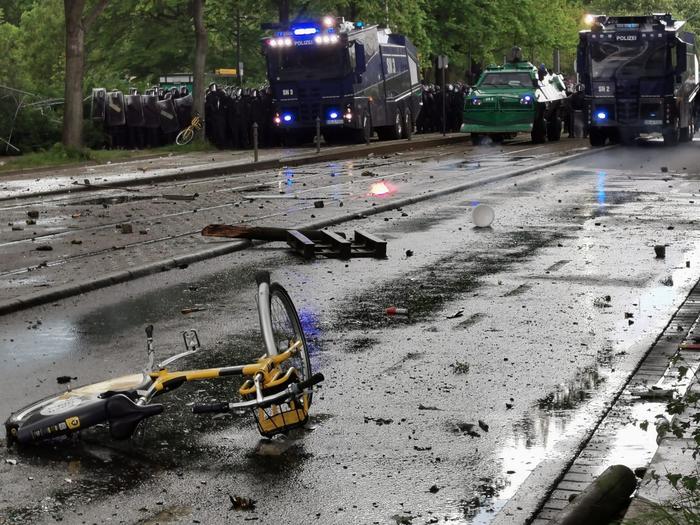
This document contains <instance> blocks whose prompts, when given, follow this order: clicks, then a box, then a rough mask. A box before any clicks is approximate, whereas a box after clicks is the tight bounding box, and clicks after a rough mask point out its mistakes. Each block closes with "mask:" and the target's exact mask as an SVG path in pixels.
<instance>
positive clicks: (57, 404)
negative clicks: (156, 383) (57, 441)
mask: <svg viewBox="0 0 700 525" xmlns="http://www.w3.org/2000/svg"><path fill="white" fill-rule="evenodd" d="M150 384H151V380H150V378H149V377H148V376H145V375H144V374H131V375H128V376H124V377H119V378H116V379H110V380H107V381H102V382H100V383H94V384H92V385H86V386H82V387H79V388H75V389H73V390H69V391H66V392H62V393H60V394H55V395H53V396H49V397H47V398H44V399H42V400H41V401H37V402H36V403H32V404H31V405H29V406H26V407H24V408H22V409H21V410H18V411H17V412H15V413H13V414H12V415H11V416H10V417H9V418H8V419H7V421H5V430H6V432H7V443H8V445H10V444H12V443H13V442H17V443H19V444H28V443H33V442H37V441H43V440H47V439H53V438H57V437H60V436H65V435H68V434H72V433H74V432H78V431H80V430H85V429H86V428H90V427H92V426H95V425H98V424H100V423H105V422H109V423H110V430H111V431H112V436H113V437H115V438H116V439H124V438H126V437H128V436H129V435H131V432H129V430H131V431H133V428H135V426H136V424H138V421H139V420H140V419H142V418H143V417H148V416H150V415H155V414H156V413H159V412H160V411H162V407H161V406H160V405H150V406H148V407H136V406H135V405H134V407H131V405H133V401H132V399H131V397H133V396H134V394H135V393H136V392H137V391H138V390H142V389H145V388H148V386H150ZM119 420H121V425H117V432H116V433H115V432H114V430H115V429H114V428H112V426H113V425H114V423H115V422H118V421H119ZM127 423H128V425H126V426H125V424H127ZM132 424H133V425H132ZM132 426H133V428H132ZM126 427H128V428H126Z"/></svg>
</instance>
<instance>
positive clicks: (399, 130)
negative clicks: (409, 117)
mask: <svg viewBox="0 0 700 525" xmlns="http://www.w3.org/2000/svg"><path fill="white" fill-rule="evenodd" d="M402 136H403V116H402V115H401V110H400V109H398V108H397V109H396V114H395V115H394V125H393V126H391V128H390V132H389V137H390V139H391V140H397V139H400V138H401V137H402Z"/></svg>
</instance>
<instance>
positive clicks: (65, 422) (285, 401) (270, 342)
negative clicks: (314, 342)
mask: <svg viewBox="0 0 700 525" xmlns="http://www.w3.org/2000/svg"><path fill="white" fill-rule="evenodd" d="M256 282H257V284H258V293H257V298H258V316H259V319H260V329H261V332H262V337H263V340H264V344H265V354H264V355H263V357H261V358H259V359H258V360H257V361H256V362H254V363H247V364H243V365H227V366H223V367H217V368H207V369H196V370H183V371H171V370H169V369H168V368H167V367H168V365H170V364H172V363H173V362H175V361H176V360H179V359H181V358H184V357H187V356H191V355H193V354H195V353H197V352H198V351H199V350H200V348H201V345H200V342H199V337H198V335H197V332H195V331H194V330H188V331H186V332H185V333H184V334H183V338H184V341H185V347H186V349H185V351H184V352H182V353H180V354H177V355H174V356H172V357H170V358H168V359H166V360H164V361H163V362H161V363H159V364H157V365H156V366H154V361H155V358H154V356H155V353H154V347H153V326H148V327H147V328H146V336H147V351H148V364H147V365H146V369H145V370H144V371H143V372H141V373H135V374H131V375H127V376H124V377H119V378H114V379H108V380H106V381H101V382H99V383H94V384H91V385H87V386H83V387H80V388H76V389H69V390H67V391H66V392H63V393H61V394H57V395H53V396H50V397H48V398H46V399H43V400H41V401H38V402H35V403H32V404H30V405H28V406H27V407H24V408H22V409H21V410H18V411H17V412H15V413H13V414H12V415H11V416H10V417H9V418H8V419H7V421H6V422H5V428H6V431H7V444H8V446H11V445H13V444H15V443H17V444H20V445H25V444H31V443H36V442H39V441H44V440H49V439H53V438H58V437H61V436H66V435H70V434H74V433H77V432H79V431H81V430H85V429H87V428H90V427H93V426H95V425H100V424H105V423H107V424H108V425H109V430H110V434H111V436H112V438H114V439H127V438H129V437H131V436H132V435H133V433H134V432H135V430H136V429H137V427H138V425H139V423H140V422H141V421H142V420H144V419H146V418H149V417H152V416H155V415H158V414H160V413H162V412H163V405H161V404H152V403H151V401H152V400H153V399H154V398H156V397H158V396H160V395H162V394H165V393H166V392H170V391H172V390H174V389H176V388H178V387H180V386H182V385H183V384H185V383H187V382H190V381H201V380H210V379H218V378H225V377H230V376H243V377H244V378H245V381H244V383H243V385H242V386H241V387H240V388H239V394H240V396H241V398H242V401H239V402H228V401H222V402H216V403H195V404H194V406H193V412H194V413H213V412H228V411H230V410H242V409H247V410H250V411H251V413H252V415H253V417H254V419H255V421H256V424H257V427H258V430H259V432H260V434H261V435H263V436H264V437H272V436H274V435H276V434H280V433H284V432H286V431H288V430H291V429H293V428H298V427H300V426H303V425H304V424H305V423H306V421H307V420H308V416H309V407H310V405H311V400H312V387H313V386H314V385H315V384H317V383H319V382H321V381H323V375H322V374H320V373H316V374H312V372H311V361H310V359H309V352H308V347H307V344H306V339H305V337H304V332H303V329H302V327H301V323H300V321H299V316H298V314H297V311H296V308H295V307H294V304H293V303H292V300H291V298H290V297H289V294H288V293H287V291H286V290H285V289H284V288H283V287H282V286H281V285H279V284H278V283H271V282H270V275H269V273H268V272H260V273H258V274H257V275H256Z"/></svg>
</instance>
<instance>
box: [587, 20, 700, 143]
mask: <svg viewBox="0 0 700 525" xmlns="http://www.w3.org/2000/svg"><path fill="white" fill-rule="evenodd" d="M588 22H589V24H590V25H591V29H590V30H585V31H581V32H580V33H579V44H578V50H577V56H576V70H577V72H578V75H579V80H580V82H581V83H582V84H583V86H584V89H585V100H586V110H587V116H588V123H589V126H590V127H589V137H590V141H591V145H593V146H602V145H604V144H605V142H606V140H607V139H610V140H611V141H617V140H622V141H629V140H633V139H634V138H635V137H637V136H638V135H640V134H642V133H661V134H662V135H663V138H664V142H665V143H666V144H672V145H673V144H677V143H678V142H679V141H681V142H686V141H689V140H691V139H692V137H693V135H694V134H695V128H696V122H695V120H696V110H697V105H696V96H697V93H698V58H697V56H696V53H695V35H693V34H692V33H688V32H684V31H681V29H682V27H683V25H684V24H685V22H683V21H680V20H674V19H673V17H672V16H671V15H670V14H653V15H648V16H604V15H602V16H589V18H588Z"/></svg>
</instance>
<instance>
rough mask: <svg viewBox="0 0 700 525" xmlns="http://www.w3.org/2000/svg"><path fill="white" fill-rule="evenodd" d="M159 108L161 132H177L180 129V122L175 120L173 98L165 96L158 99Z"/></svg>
mask: <svg viewBox="0 0 700 525" xmlns="http://www.w3.org/2000/svg"><path fill="white" fill-rule="evenodd" d="M158 108H159V109H160V129H161V130H162V131H163V133H177V132H178V131H180V124H179V123H178V121H177V113H176V112H175V104H174V103H173V99H171V98H166V99H163V100H159V101H158Z"/></svg>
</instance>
